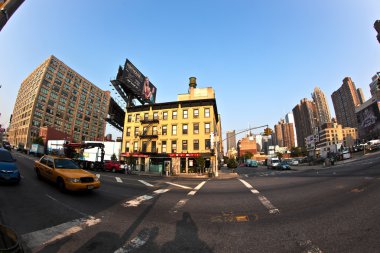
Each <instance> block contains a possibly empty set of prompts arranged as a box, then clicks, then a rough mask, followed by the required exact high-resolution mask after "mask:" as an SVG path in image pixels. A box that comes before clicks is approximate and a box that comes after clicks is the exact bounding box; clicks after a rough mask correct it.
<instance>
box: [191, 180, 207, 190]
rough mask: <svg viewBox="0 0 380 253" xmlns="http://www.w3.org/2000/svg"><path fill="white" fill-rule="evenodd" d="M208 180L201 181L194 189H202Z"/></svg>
mask: <svg viewBox="0 0 380 253" xmlns="http://www.w3.org/2000/svg"><path fill="white" fill-rule="evenodd" d="M206 182H207V181H203V182H202V183H200V184H199V185H197V186H196V187H195V188H194V190H197V191H198V190H199V189H201V188H202V186H203V185H204V184H205V183H206Z"/></svg>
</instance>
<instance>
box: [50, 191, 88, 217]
mask: <svg viewBox="0 0 380 253" xmlns="http://www.w3.org/2000/svg"><path fill="white" fill-rule="evenodd" d="M45 196H46V197H48V198H49V199H51V200H53V201H55V202H57V203H58V204H59V205H61V206H64V207H65V208H67V209H69V210H71V211H73V212H76V213H78V214H80V215H81V216H83V217H89V216H90V215H88V214H86V213H84V212H81V211H79V210H77V209H75V208H73V207H71V206H69V205H66V204H65V203H63V202H61V201H59V200H58V199H56V198H53V197H52V196H50V195H49V194H45Z"/></svg>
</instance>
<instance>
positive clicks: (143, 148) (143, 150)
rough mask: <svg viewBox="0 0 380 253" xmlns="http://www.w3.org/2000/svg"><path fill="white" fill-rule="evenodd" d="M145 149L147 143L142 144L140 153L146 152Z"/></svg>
mask: <svg viewBox="0 0 380 253" xmlns="http://www.w3.org/2000/svg"><path fill="white" fill-rule="evenodd" d="M147 147H148V142H146V141H143V142H142V147H141V149H142V150H141V151H142V152H146V150H147Z"/></svg>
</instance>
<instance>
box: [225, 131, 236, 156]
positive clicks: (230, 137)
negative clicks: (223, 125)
mask: <svg viewBox="0 0 380 253" xmlns="http://www.w3.org/2000/svg"><path fill="white" fill-rule="evenodd" d="M226 137H227V152H228V151H230V150H232V148H234V149H235V150H236V133H235V130H232V131H227V132H226Z"/></svg>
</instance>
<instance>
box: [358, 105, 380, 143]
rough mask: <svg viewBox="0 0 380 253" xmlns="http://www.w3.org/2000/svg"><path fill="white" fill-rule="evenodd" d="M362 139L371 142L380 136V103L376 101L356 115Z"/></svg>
mask: <svg viewBox="0 0 380 253" xmlns="http://www.w3.org/2000/svg"><path fill="white" fill-rule="evenodd" d="M356 116H357V119H358V125H359V129H358V133H359V138H360V139H367V140H371V139H373V138H379V135H380V101H375V102H374V103H372V104H370V105H369V106H367V107H366V108H364V109H363V110H361V111H359V112H357V113H356Z"/></svg>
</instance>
